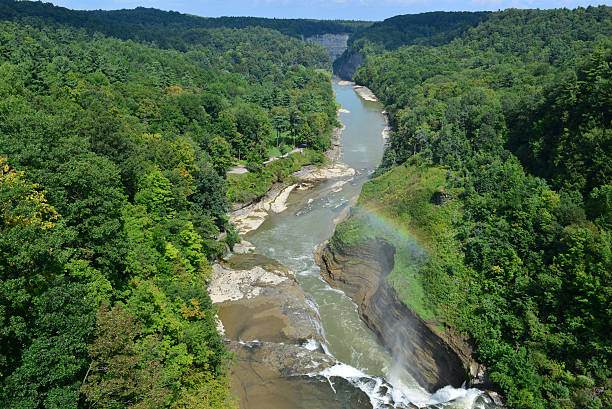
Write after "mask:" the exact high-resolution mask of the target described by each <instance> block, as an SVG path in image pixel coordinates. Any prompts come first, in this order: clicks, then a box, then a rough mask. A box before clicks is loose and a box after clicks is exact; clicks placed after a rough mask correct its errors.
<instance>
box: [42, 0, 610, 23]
mask: <svg viewBox="0 0 612 409" xmlns="http://www.w3.org/2000/svg"><path fill="white" fill-rule="evenodd" d="M46 1H48V0H46ZM51 2H52V3H53V4H56V5H58V6H63V7H67V8H71V9H79V10H95V9H104V10H116V9H122V8H134V7H138V6H143V7H154V8H157V9H162V10H174V11H179V12H181V13H189V14H195V15H198V16H204V17H219V16H257V17H276V18H315V19H342V20H384V19H385V18H388V17H392V16H395V15H398V14H414V13H423V12H426V11H438V10H443V11H461V10H463V11H477V10H503V9H507V8H540V9H549V8H560V7H567V8H576V7H579V6H583V7H586V6H589V5H594V6H595V5H598V4H610V0H596V1H588V0H587V1H583V0H436V1H432V0H51Z"/></svg>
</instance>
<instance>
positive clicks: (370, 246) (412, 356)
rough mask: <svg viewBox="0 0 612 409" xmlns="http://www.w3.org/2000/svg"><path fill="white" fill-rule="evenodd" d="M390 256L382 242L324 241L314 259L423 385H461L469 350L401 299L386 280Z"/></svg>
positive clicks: (432, 388) (390, 249)
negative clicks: (425, 319) (447, 337)
mask: <svg viewBox="0 0 612 409" xmlns="http://www.w3.org/2000/svg"><path fill="white" fill-rule="evenodd" d="M394 256H395V248H394V247H393V246H392V245H390V244H389V243H388V242H387V241H385V240H382V239H368V240H365V241H362V242H359V243H355V244H350V245H347V244H344V243H340V242H338V241H335V242H334V245H333V246H331V245H329V243H324V245H323V246H322V247H321V248H320V249H319V250H318V251H317V252H316V255H315V257H316V260H317V262H318V264H319V265H320V266H321V270H322V275H323V278H324V279H325V280H326V281H327V282H328V283H329V284H330V285H332V286H333V287H336V288H339V289H341V290H342V291H344V292H345V293H346V294H347V295H348V296H349V297H351V298H352V299H353V301H354V302H355V303H356V304H357V307H358V310H359V314H360V316H361V317H362V319H363V320H364V322H365V323H366V324H367V326H368V327H369V328H371V329H372V330H373V331H374V332H375V333H376V334H377V335H378V337H379V338H380V339H381V341H382V342H383V344H384V345H385V346H386V347H387V348H389V349H390V351H391V353H392V355H393V356H394V357H395V358H397V362H398V364H401V365H403V366H404V367H405V369H406V370H408V372H410V373H411V374H412V376H413V377H414V378H415V379H416V380H417V381H418V382H419V383H420V384H421V385H422V386H423V387H425V388H426V389H427V390H429V391H430V392H433V391H435V390H437V389H439V388H441V387H443V386H445V385H453V386H454V387H459V386H461V385H462V384H463V382H465V381H466V380H467V378H468V372H469V371H470V364H471V362H470V359H471V358H470V354H469V352H467V353H466V352H461V347H460V346H458V345H452V343H451V342H448V340H444V339H443V338H442V337H441V336H440V335H439V334H436V332H435V331H434V330H433V329H432V328H430V326H429V325H428V324H427V323H426V322H425V321H423V320H422V319H421V318H420V317H418V316H417V315H416V314H415V313H413V312H412V311H411V310H410V309H408V308H407V307H406V306H405V305H404V304H403V303H402V302H401V301H400V300H399V298H398V296H397V293H396V291H395V289H394V288H393V287H392V286H391V284H389V283H388V282H387V280H386V277H387V275H388V274H389V273H390V272H391V270H392V269H393V265H394ZM462 358H463V359H462Z"/></svg>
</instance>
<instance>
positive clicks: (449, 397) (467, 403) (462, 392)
mask: <svg viewBox="0 0 612 409" xmlns="http://www.w3.org/2000/svg"><path fill="white" fill-rule="evenodd" d="M481 394H482V391H480V390H478V389H464V388H453V387H452V386H450V385H448V386H445V387H443V388H442V389H439V390H437V391H436V392H435V393H434V394H433V395H431V396H430V397H429V400H428V401H427V404H428V405H433V404H439V403H446V402H455V403H457V404H460V406H459V407H464V408H471V407H472V405H473V403H474V400H475V399H476V398H477V397H478V396H480V395H481Z"/></svg>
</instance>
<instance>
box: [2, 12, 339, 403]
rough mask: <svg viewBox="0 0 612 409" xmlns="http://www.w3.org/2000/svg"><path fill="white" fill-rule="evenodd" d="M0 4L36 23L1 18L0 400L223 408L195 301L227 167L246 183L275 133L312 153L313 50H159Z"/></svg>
mask: <svg viewBox="0 0 612 409" xmlns="http://www.w3.org/2000/svg"><path fill="white" fill-rule="evenodd" d="M26 3H27V4H26ZM2 6H3V8H2V10H1V12H2V13H6V11H7V7H8V9H9V10H12V11H14V10H18V9H19V7H22V8H24V7H25V8H26V9H27V8H28V7H34V8H41V9H44V10H45V13H43V14H38V15H37V17H33V16H30V15H28V13H27V10H26V11H23V9H22V11H20V13H21V14H19V13H17V14H15V13H13V14H11V15H10V16H9V17H7V16H6V14H3V15H4V16H5V19H3V20H0V96H1V97H0V158H1V159H0V326H1V329H0V406H1V407H3V408H43V407H44V408H68V409H69V408H82V407H92V406H96V407H100V408H118V407H121V408H162V407H166V408H183V409H184V408H221V407H235V406H236V402H235V401H234V400H233V398H232V397H231V396H230V394H229V379H228V364H229V361H230V356H229V354H228V353H227V352H226V350H225V347H224V345H223V340H222V337H221V335H220V334H219V333H218V331H217V329H216V319H215V309H214V307H213V306H212V303H211V301H210V298H209V297H208V295H207V293H206V280H207V277H208V276H209V273H210V266H209V265H210V262H211V260H213V259H214V258H215V257H216V256H217V255H218V254H219V253H220V252H221V251H223V249H224V246H225V244H224V243H223V242H222V241H219V238H220V237H221V236H222V235H221V233H222V232H223V231H224V230H225V231H227V232H228V234H227V237H228V239H229V241H230V243H229V244H230V245H231V240H233V239H234V238H235V232H234V231H233V230H232V228H231V226H229V225H228V223H227V219H226V216H225V213H226V211H227V210H228V209H229V205H230V203H229V200H228V196H227V191H228V189H227V183H226V180H225V172H226V170H227V169H228V168H229V167H230V166H232V165H233V164H234V163H235V162H238V161H246V162H247V164H248V165H249V167H251V168H252V169H254V170H255V172H254V174H257V170H258V169H263V166H262V163H263V161H264V160H266V159H268V152H269V151H270V149H271V148H273V147H276V146H277V140H276V139H277V136H278V135H285V136H286V138H285V140H289V139H291V140H293V138H294V137H295V138H296V139H297V142H296V144H297V143H299V144H301V145H303V146H304V147H306V148H308V149H309V150H308V151H307V152H309V153H308V154H306V155H303V158H304V160H310V161H315V160H316V158H318V157H320V156H321V154H320V153H318V152H320V151H322V150H324V149H326V148H327V147H328V146H329V137H330V134H331V129H332V127H333V126H334V125H335V123H336V116H335V110H336V106H335V103H334V99H333V93H332V90H331V84H330V83H329V73H327V72H324V71H322V70H321V68H325V67H329V58H328V56H327V55H326V53H325V50H324V49H323V48H322V47H320V46H318V45H316V44H313V43H306V42H302V41H300V40H297V39H295V38H291V37H287V36H285V35H282V34H280V33H279V32H277V31H273V30H269V29H264V28H257V27H251V28H245V29H230V28H215V29H202V30H200V31H198V32H197V33H194V32H190V33H189V35H187V34H185V33H182V34H185V36H184V38H185V42H183V43H182V45H181V46H180V47H177V48H174V46H173V43H172V42H170V43H165V44H164V47H163V48H161V47H159V46H157V45H156V44H157V43H158V41H159V43H160V44H161V43H162V42H163V41H164V39H168V38H166V37H165V35H166V31H164V30H163V29H159V30H158V29H157V28H156V26H154V25H153V26H151V27H148V28H147V30H148V31H147V33H148V34H147V35H150V36H152V37H151V38H147V39H146V40H145V39H144V38H141V37H139V35H140V34H138V31H136V32H135V34H134V37H131V35H132V34H131V33H130V31H129V27H127V26H126V27H127V28H126V29H125V32H122V33H121V35H120V36H119V37H122V39H117V38H113V37H107V36H105V33H104V32H102V33H101V32H99V31H98V30H97V29H96V27H98V26H96V25H95V24H91V25H90V24H89V22H90V20H87V19H85V20H79V21H80V22H79V24H76V25H73V24H72V23H73V22H72V21H65V20H62V22H61V24H60V23H58V20H57V19H55V18H53V16H52V15H53V14H54V13H55V12H57V13H58V14H59V15H61V14H62V13H65V9H59V8H54V7H52V6H50V5H43V4H41V3H30V2H23V3H22V2H17V3H13V2H9V1H3V2H2ZM97 13H98V14H100V13H102V12H97ZM159 13H161V14H162V15H163V16H166V17H168V18H169V19H171V18H173V17H175V15H174V14H172V13H166V14H164V12H159ZM102 14H103V13H102ZM117 21H120V19H119V20H117ZM121 24H123V23H117V24H115V25H113V26H112V27H115V28H116V29H119V28H121ZM175 29H176V32H177V33H179V32H180V30H181V28H180V27H179V28H176V27H175ZM106 34H113V33H112V32H106ZM196 34H197V35H196ZM190 36H193V38H192V37H190ZM188 38H192V40H188ZM170 39H172V38H170ZM300 156H302V155H300ZM300 160H302V159H296V158H293V157H292V158H289V159H288V161H289V162H290V163H284V162H281V161H277V162H279V163H278V164H276V165H273V166H271V167H269V168H270V169H274V170H275V172H276V173H275V172H273V173H275V175H276V177H285V173H284V172H285V171H286V170H287V169H293V167H294V165H295V163H294V162H299V161H300ZM273 163H275V162H273ZM271 165H272V164H271ZM275 167H277V168H278V169H276V168H275ZM265 169H268V168H265ZM260 172H261V174H266V173H265V172H266V171H265V170H264V171H260ZM279 172H280V173H279ZM277 173H279V174H280V176H279V175H278V174H277ZM230 196H231V194H230Z"/></svg>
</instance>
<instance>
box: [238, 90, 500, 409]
mask: <svg viewBox="0 0 612 409" xmlns="http://www.w3.org/2000/svg"><path fill="white" fill-rule="evenodd" d="M333 88H334V92H335V94H336V100H337V101H338V102H339V103H340V105H341V107H342V110H341V112H340V121H341V122H342V124H343V125H344V126H345V129H344V131H343V132H342V135H341V144H342V151H341V159H340V160H341V161H342V162H344V163H346V164H347V165H348V166H350V167H351V168H353V169H355V175H354V176H353V177H347V178H344V179H332V180H329V181H327V182H324V183H321V184H320V185H318V186H317V187H315V188H313V189H309V190H304V191H298V190H296V191H294V192H293V193H292V194H291V196H290V197H289V200H288V202H287V210H285V211H283V212H282V213H279V214H272V215H270V217H269V218H268V219H267V220H266V221H265V222H264V223H263V224H262V225H261V226H260V227H259V228H258V229H257V230H255V231H253V232H251V233H250V234H248V235H247V236H246V239H247V240H249V241H250V242H252V243H253V244H254V245H255V246H256V247H257V250H258V252H259V253H261V254H264V255H266V256H269V257H271V258H274V259H276V260H278V261H280V262H281V263H283V264H284V265H286V266H287V267H289V268H290V269H291V270H293V271H294V272H295V273H296V276H297V279H298V282H299V283H300V285H301V286H302V287H303V288H304V290H305V291H306V292H307V293H308V294H309V295H310V296H311V297H312V300H313V301H314V303H315V305H316V307H317V309H318V311H319V314H320V316H321V322H322V325H323V331H324V335H325V340H326V345H325V346H324V347H325V350H326V352H327V353H328V354H330V355H332V356H333V357H334V358H335V359H337V360H338V361H339V362H341V363H343V364H345V365H338V366H336V367H335V369H334V374H335V375H339V376H345V377H349V378H350V377H351V376H354V377H359V376H362V375H363V374H367V375H368V376H369V377H372V379H378V381H379V382H380V380H381V379H384V380H386V381H387V382H389V383H390V384H391V385H392V386H393V388H392V390H391V391H390V392H389V394H390V395H393V398H394V401H395V402H400V403H403V404H405V405H407V404H408V402H412V403H414V404H416V405H418V406H419V407H422V406H426V405H430V406H429V407H445V408H477V407H483V408H484V407H490V406H489V405H488V404H487V405H485V403H484V400H485V398H484V397H482V396H481V394H480V393H479V392H478V391H476V390H465V389H454V388H450V387H447V388H445V389H444V390H442V391H440V392H439V393H437V394H435V395H433V396H432V395H431V394H429V393H428V392H427V391H426V390H424V389H423V388H421V387H420V386H419V385H418V383H417V382H416V381H415V380H414V379H413V378H412V377H411V376H410V375H409V374H408V373H407V372H406V371H405V370H402V369H398V368H397V367H396V366H395V365H393V357H391V356H390V355H389V353H388V352H387V351H386V350H385V348H384V347H383V346H382V345H381V344H380V343H379V341H378V339H377V337H376V336H375V335H374V333H373V332H372V331H370V330H369V329H368V328H367V327H366V325H365V324H364V323H363V322H362V321H361V319H360V318H359V315H358V313H357V307H356V305H355V304H354V303H353V301H352V300H351V299H350V298H348V297H347V296H346V295H345V294H344V293H343V292H341V291H339V290H336V289H334V288H332V287H330V286H329V285H328V284H327V283H326V282H325V281H323V279H322V278H321V275H320V270H319V267H318V266H317V265H316V264H315V262H314V257H313V251H314V250H315V248H316V247H317V246H319V245H320V244H321V243H322V242H323V241H325V240H327V239H329V237H331V235H332V234H333V231H334V223H333V221H334V219H336V218H337V217H338V216H339V215H340V213H341V212H342V211H343V210H344V209H345V208H346V207H347V206H350V203H351V200H352V199H353V198H355V197H356V196H357V195H358V194H359V192H360V190H361V186H362V185H363V184H364V183H365V182H366V180H367V179H368V177H369V176H370V175H371V173H372V172H373V171H374V170H375V168H376V167H377V166H378V164H379V163H380V160H381V158H382V155H383V150H384V141H383V138H382V131H383V129H384V128H385V126H386V123H385V119H384V117H383V115H382V112H381V111H382V106H381V105H380V104H379V103H377V102H371V101H365V100H363V99H362V98H360V97H359V96H358V95H357V93H356V92H355V90H354V89H353V87H352V86H351V85H348V84H346V83H339V82H337V81H334V82H333ZM368 394H369V395H371V396H370V399H371V401H372V403H373V406H380V407H382V404H383V403H384V402H383V401H382V400H380V399H383V398H381V397H377V396H373V395H375V394H372V393H371V392H368ZM377 399H378V400H377ZM383 400H384V399H383ZM448 400H453V402H447V403H442V404H441V403H440V402H444V401H448ZM312 405H313V406H312V408H313V409H314V408H321V407H329V406H326V405H325V403H324V402H314V403H312ZM432 405H434V406H432ZM402 407H403V406H402Z"/></svg>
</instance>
